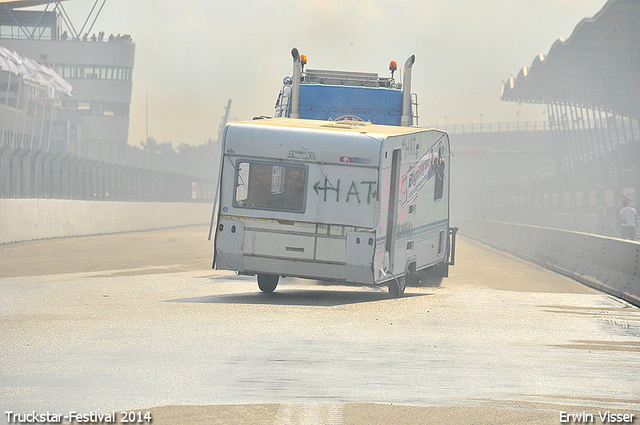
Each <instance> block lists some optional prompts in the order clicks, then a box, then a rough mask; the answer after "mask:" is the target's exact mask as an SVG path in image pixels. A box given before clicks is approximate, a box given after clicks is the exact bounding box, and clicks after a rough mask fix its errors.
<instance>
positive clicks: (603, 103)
mask: <svg viewBox="0 0 640 425" xmlns="http://www.w3.org/2000/svg"><path fill="white" fill-rule="evenodd" d="M638 46H640V1H638V0H608V1H607V3H606V4H605V5H604V7H603V8H602V9H601V10H600V11H599V12H598V13H597V14H596V15H595V16H594V17H592V18H585V19H583V20H582V21H581V22H580V23H579V24H578V25H577V26H576V27H575V29H574V30H573V33H572V34H571V36H570V37H569V38H568V39H567V40H565V39H562V38H561V39H558V40H557V41H556V42H555V43H554V44H553V45H552V46H551V49H550V50H549V53H548V54H547V55H546V57H545V56H544V55H538V56H536V57H535V58H534V60H533V63H532V64H531V67H529V68H526V67H524V68H522V69H521V70H520V72H519V73H518V76H517V77H516V78H513V77H511V78H509V80H508V81H507V82H506V83H504V84H503V86H502V96H501V99H502V100H505V101H513V102H525V103H546V104H568V105H576V106H581V107H588V108H595V109H602V110H606V111H612V112H615V113H618V114H622V115H626V116H634V117H636V118H638V117H640V106H639V105H638V104H639V102H640V101H639V99H640V96H638V95H639V94H640V49H639V48H638Z"/></svg>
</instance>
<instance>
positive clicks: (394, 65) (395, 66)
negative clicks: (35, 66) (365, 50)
mask: <svg viewBox="0 0 640 425" xmlns="http://www.w3.org/2000/svg"><path fill="white" fill-rule="evenodd" d="M397 69H398V62H396V61H391V63H390V64H389V71H392V72H393V71H396V70H397Z"/></svg>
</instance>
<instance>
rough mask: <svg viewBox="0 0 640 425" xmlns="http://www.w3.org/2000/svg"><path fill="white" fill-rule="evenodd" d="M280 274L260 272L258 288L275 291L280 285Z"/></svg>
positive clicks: (263, 290) (264, 290)
mask: <svg viewBox="0 0 640 425" xmlns="http://www.w3.org/2000/svg"><path fill="white" fill-rule="evenodd" d="M279 278H280V276H278V275H277V274H276V275H274V274H258V288H260V290H261V291H262V292H273V291H275V290H276V286H278V279H279Z"/></svg>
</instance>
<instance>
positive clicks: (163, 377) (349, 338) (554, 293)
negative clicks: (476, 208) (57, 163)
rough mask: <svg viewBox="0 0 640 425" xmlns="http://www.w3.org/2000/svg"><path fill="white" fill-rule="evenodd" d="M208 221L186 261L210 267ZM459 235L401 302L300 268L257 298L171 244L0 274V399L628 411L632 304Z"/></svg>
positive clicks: (319, 414) (508, 414)
mask: <svg viewBox="0 0 640 425" xmlns="http://www.w3.org/2000/svg"><path fill="white" fill-rule="evenodd" d="M183 230H184V232H185V238H188V237H191V235H192V233H193V228H185V229H183ZM178 233H179V232H178ZM200 233H201V231H200V230H198V232H195V233H193V234H198V235H199V234H200ZM204 233H205V236H204V238H205V241H204V242H203V241H201V240H199V239H198V240H197V242H196V243H194V244H193V245H194V248H193V249H194V250H195V251H197V252H194V253H192V256H195V255H196V254H198V255H202V256H203V262H206V261H207V260H206V254H202V251H203V250H204V249H205V247H206V248H208V247H207V246H206V245H207V243H206V229H205V231H204ZM159 235H160V236H158V237H160V238H163V237H164V238H166V235H162V232H160V233H159ZM176 236H177V237H179V234H177V235H176ZM112 237H113V236H112ZM123 237H124V236H123ZM128 237H131V234H129V236H128ZM97 238H98V239H99V238H101V237H97ZM82 239H83V240H84V238H82ZM115 239H117V238H115ZM125 239H126V237H125ZM459 242H460V243H459V245H458V257H457V265H456V266H455V267H453V268H452V269H451V276H450V277H449V278H448V279H445V280H444V282H443V284H442V285H441V286H440V287H436V288H434V287H411V288H408V289H407V293H406V296H405V297H404V298H401V299H391V298H389V297H388V294H387V293H386V289H380V288H369V287H352V286H338V285H326V284H322V283H319V282H308V281H302V280H296V279H285V280H283V281H282V283H281V284H280V285H279V286H278V288H277V290H276V292H275V293H274V294H263V293H260V292H259V291H258V289H257V284H256V282H255V278H253V277H246V276H236V275H233V274H229V273H227V272H219V271H213V270H209V269H207V268H204V267H201V265H200V264H199V263H197V262H194V263H192V264H185V262H172V261H171V260H170V258H171V256H165V257H166V258H168V260H166V261H165V262H164V263H160V264H159V263H157V262H156V263H154V262H151V261H145V260H144V259H143V260H141V261H140V266H139V267H130V268H117V267H115V268H109V267H108V265H109V264H110V261H111V262H115V263H117V262H118V256H117V254H115V253H114V254H113V258H112V257H109V256H106V257H105V258H102V259H101V261H102V263H103V264H106V265H107V266H106V267H103V270H92V271H88V272H78V271H75V272H74V273H69V274H56V275H35V276H17V277H4V278H0V331H1V332H2V335H3V344H2V346H1V348H0V372H1V379H0V400H1V401H2V406H3V408H4V410H5V411H8V410H9V411H14V412H32V411H35V412H47V411H49V412H54V413H58V414H66V413H67V412H69V411H72V410H73V411H77V412H79V413H89V412H111V411H120V410H121V409H135V410H136V411H138V410H141V409H142V411H145V412H146V411H147V410H148V409H152V408H154V409H152V410H151V412H152V413H153V415H155V419H156V420H154V423H176V422H175V420H176V418H182V420H183V422H182V423H236V422H233V421H235V420H238V419H241V418H244V419H245V421H243V422H237V423H341V424H342V423H354V424H355V423H376V422H375V420H374V421H371V420H367V418H370V419H371V418H373V419H375V418H378V419H379V420H381V421H382V420H383V418H395V419H394V422H395V423H441V422H442V421H440V422H436V419H438V418H441V419H442V418H445V419H446V418H448V419H451V420H453V419H455V418H457V419H458V420H457V422H460V423H466V422H465V420H468V421H469V422H468V423H483V422H484V423H513V422H514V421H516V422H520V421H524V420H525V419H526V421H528V422H532V423H560V416H559V415H560V412H562V411H571V412H578V413H579V412H583V411H585V412H588V413H591V414H594V415H595V417H596V419H597V414H598V412H599V411H600V410H602V411H604V409H607V410H609V411H611V412H615V413H625V412H637V411H640V405H639V403H638V400H640V379H639V378H640V374H639V373H640V372H639V369H638V365H639V364H640V310H639V309H638V308H636V307H633V306H630V305H629V304H627V303H625V302H622V301H619V300H617V299H615V298H613V297H611V296H608V295H605V294H602V293H599V292H597V291H594V290H592V289H590V288H586V287H584V286H582V285H580V284H578V283H576V282H574V281H572V280H570V279H567V278H565V277H562V276H559V275H556V274H554V273H552V272H550V271H547V270H544V269H541V268H540V267H538V266H535V265H531V264H528V263H526V262H523V261H520V260H518V259H516V258H514V257H511V256H509V255H506V254H503V253H500V252H498V251H494V250H492V249H489V248H486V247H484V246H482V245H479V244H477V243H475V242H472V241H469V240H467V239H465V238H464V237H462V238H461V239H460V241H459ZM85 243H87V244H88V245H87V246H93V245H92V243H91V242H86V241H85ZM114 243H116V241H115V240H114ZM125 243H126V242H125ZM69 244H72V242H69V243H68V244H66V245H69ZM149 244H150V245H149V247H142V248H144V249H147V250H149V251H153V250H158V252H156V253H155V255H154V252H150V253H146V254H145V255H149V256H150V258H158V257H159V256H161V255H162V254H161V253H162V250H163V247H162V244H159V243H157V242H156V243H154V240H153V238H150V240H149ZM7 247H8V248H12V247H11V246H10V245H5V246H4V248H7ZM74 252H77V251H74ZM181 255H185V256H186V257H187V258H188V257H189V253H185V252H183V253H182V254H181ZM83 261H88V262H90V261H89V259H78V263H82V262H83ZM16 264H18V266H17V267H18V268H19V261H18V262H17V263H16ZM83 267H85V266H83ZM24 274H28V273H24ZM34 274H35V273H34ZM159 406H165V407H159ZM171 406H175V407H171ZM412 409H413V413H411V411H412ZM465 412H466V413H465ZM473 412H475V413H473ZM225 415H227V416H225ZM385 415H390V416H385ZM254 417H255V418H256V419H252V418H254ZM637 417H640V415H636V418H637ZM188 418H191V419H188ZM225 418H226V419H225ZM402 418H404V419H402ZM464 418H467V419H464ZM485 419H487V420H486V421H485ZM2 420H3V421H4V422H2V423H6V421H7V416H6V415H5V416H4V417H3V419H2ZM431 420H433V422H431ZM216 421H219V422H216ZM501 421H502V422H501ZM536 421H538V422H536ZM378 423H389V422H388V421H384V422H378ZM595 423H598V422H597V421H596V422H595Z"/></svg>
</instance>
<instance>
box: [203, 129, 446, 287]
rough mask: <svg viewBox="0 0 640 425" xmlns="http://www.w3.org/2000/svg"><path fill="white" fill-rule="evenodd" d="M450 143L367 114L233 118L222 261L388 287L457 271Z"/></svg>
mask: <svg viewBox="0 0 640 425" xmlns="http://www.w3.org/2000/svg"><path fill="white" fill-rule="evenodd" d="M449 165H450V151H449V138H448V136H447V134H446V133H444V132H441V131H438V130H431V129H422V128H418V127H401V126H388V125H376V124H371V123H365V122H362V121H359V120H357V121H352V120H340V121H321V120H308V119H294V118H273V119H260V120H254V121H248V122H238V123H231V124H228V125H227V128H226V130H225V132H224V137H223V141H222V156H221V164H220V178H219V195H218V199H217V204H216V207H215V210H214V216H213V218H212V228H213V231H214V233H215V238H214V267H215V268H216V269H223V270H234V271H236V272H239V273H243V274H255V275H256V276H257V281H258V286H259V288H260V290H262V291H264V292H272V291H274V290H275V289H276V286H277V284H278V280H279V277H280V276H296V277H302V278H310V279H319V280H333V281H342V282H345V281H346V282H349V283H353V284H363V285H385V286H388V288H389V293H390V294H391V295H392V296H395V297H399V296H401V295H402V294H403V292H404V289H405V286H406V283H407V280H411V279H420V278H422V277H424V276H425V275H426V274H427V273H435V274H437V275H440V276H446V275H447V272H448V267H449V265H450V264H452V263H453V260H454V250H455V231H454V229H452V228H450V225H449Z"/></svg>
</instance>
